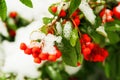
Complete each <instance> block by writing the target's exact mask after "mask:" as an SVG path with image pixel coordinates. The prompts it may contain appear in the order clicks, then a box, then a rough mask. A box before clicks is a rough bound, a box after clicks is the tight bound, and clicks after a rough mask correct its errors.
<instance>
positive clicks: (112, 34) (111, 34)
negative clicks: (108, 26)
mask: <svg viewBox="0 0 120 80" xmlns="http://www.w3.org/2000/svg"><path fill="white" fill-rule="evenodd" d="M107 35H108V39H109V40H110V43H111V44H115V43H117V42H119V40H120V37H119V34H117V33H116V32H111V31H107Z"/></svg>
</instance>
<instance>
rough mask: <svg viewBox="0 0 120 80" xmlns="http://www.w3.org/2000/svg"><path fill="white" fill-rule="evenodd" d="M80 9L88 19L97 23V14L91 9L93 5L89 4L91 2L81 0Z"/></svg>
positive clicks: (92, 22)
mask: <svg viewBox="0 0 120 80" xmlns="http://www.w3.org/2000/svg"><path fill="white" fill-rule="evenodd" d="M79 8H80V10H81V11H82V12H83V14H84V15H85V17H86V18H87V20H88V21H89V22H90V23H91V24H94V23H95V18H96V16H95V14H94V13H93V10H92V9H91V7H90V6H89V4H88V3H87V1H86V0H81V4H80V6H79Z"/></svg>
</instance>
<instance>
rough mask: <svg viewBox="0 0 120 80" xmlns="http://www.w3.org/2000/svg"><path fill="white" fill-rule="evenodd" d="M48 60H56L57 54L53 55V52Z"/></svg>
mask: <svg viewBox="0 0 120 80" xmlns="http://www.w3.org/2000/svg"><path fill="white" fill-rule="evenodd" d="M48 60H49V61H53V62H55V61H56V55H53V54H52V55H49V56H48Z"/></svg>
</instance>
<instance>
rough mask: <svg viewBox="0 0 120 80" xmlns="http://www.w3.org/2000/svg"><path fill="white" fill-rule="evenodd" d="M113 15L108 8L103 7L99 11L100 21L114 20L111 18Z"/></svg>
mask: <svg viewBox="0 0 120 80" xmlns="http://www.w3.org/2000/svg"><path fill="white" fill-rule="evenodd" d="M112 16H113V12H112V11H111V10H110V9H106V8H104V9H103V10H102V11H101V12H100V17H101V18H102V22H103V23H105V22H112V21H114V19H113V18H112Z"/></svg>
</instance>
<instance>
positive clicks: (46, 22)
mask: <svg viewBox="0 0 120 80" xmlns="http://www.w3.org/2000/svg"><path fill="white" fill-rule="evenodd" d="M50 22H52V18H48V17H44V18H43V23H44V24H46V25H47V24H48V23H50Z"/></svg>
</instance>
